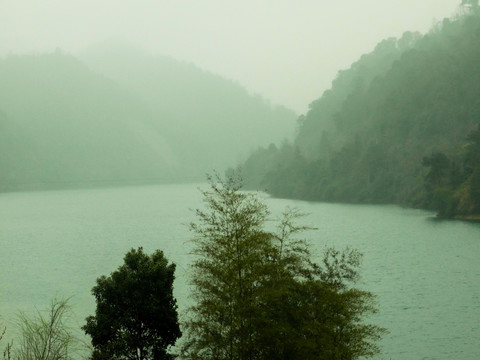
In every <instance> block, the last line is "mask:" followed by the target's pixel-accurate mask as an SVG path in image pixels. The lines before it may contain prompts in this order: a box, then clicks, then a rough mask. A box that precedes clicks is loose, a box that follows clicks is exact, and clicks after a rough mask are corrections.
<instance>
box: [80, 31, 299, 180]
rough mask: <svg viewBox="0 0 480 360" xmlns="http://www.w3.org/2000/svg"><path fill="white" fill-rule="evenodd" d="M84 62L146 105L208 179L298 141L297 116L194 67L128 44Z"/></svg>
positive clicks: (102, 49) (97, 49) (94, 52)
mask: <svg viewBox="0 0 480 360" xmlns="http://www.w3.org/2000/svg"><path fill="white" fill-rule="evenodd" d="M79 57H80V59H82V60H83V61H84V62H85V63H86V64H87V65H88V66H89V67H90V68H92V69H94V70H95V71H96V72H98V73H99V74H103V75H105V76H106V77H108V78H111V79H113V80H114V81H116V82H117V83H118V84H120V85H121V86H122V87H124V88H125V89H128V90H129V91H132V92H133V93H134V94H135V95H136V96H137V97H138V98H139V99H141V100H142V101H143V103H144V105H146V106H147V107H148V109H149V111H151V112H152V113H153V114H155V116H156V121H157V125H158V126H159V129H162V132H163V134H165V136H166V137H167V139H168V140H169V144H170V146H171V147H172V149H173V151H174V153H175V154H176V155H177V156H179V158H180V161H181V163H182V164H183V165H184V166H188V167H190V169H192V171H193V170H195V171H194V172H195V173H197V174H198V173H201V174H202V176H203V174H204V173H205V171H211V170H212V169H217V170H221V169H224V168H225V167H227V166H228V165H231V164H232V163H235V162H237V161H239V160H244V159H245V158H246V157H247V156H248V155H249V153H250V152H251V151H253V149H255V148H256V147H258V146H259V145H261V144H263V145H268V144H269V143H271V142H274V143H279V142H280V141H281V140H283V139H284V138H287V137H290V138H291V136H292V135H291V134H292V133H293V130H294V126H295V118H296V115H295V114H294V113H293V112H292V111H290V110H287V109H286V108H284V107H281V106H272V105H270V104H269V103H268V102H267V101H266V100H264V99H263V98H262V97H260V96H251V95H250V94H248V92H247V91H246V90H245V89H244V88H243V87H241V86H240V85H238V84H236V83H234V82H233V81H230V80H227V79H224V78H222V77H220V76H218V75H214V74H212V73H209V72H206V71H203V70H201V69H199V68H198V67H196V66H195V65H193V64H190V63H185V62H181V61H177V60H174V59H172V58H170V57H167V56H154V55H150V54H149V53H147V52H145V51H142V50H141V49H139V48H137V47H136V46H134V45H132V44H129V43H127V42H125V41H122V40H109V41H105V42H102V43H99V44H96V45H93V46H91V47H89V48H88V49H86V50H85V51H84V52H82V53H81V54H79Z"/></svg>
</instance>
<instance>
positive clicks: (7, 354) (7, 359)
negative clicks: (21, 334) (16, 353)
mask: <svg viewBox="0 0 480 360" xmlns="http://www.w3.org/2000/svg"><path fill="white" fill-rule="evenodd" d="M6 331H7V328H3V330H2V331H1V333H0V341H2V340H3V338H4V337H5V332H6ZM2 359H3V360H11V359H12V343H7V345H6V346H5V348H4V350H3V358H2Z"/></svg>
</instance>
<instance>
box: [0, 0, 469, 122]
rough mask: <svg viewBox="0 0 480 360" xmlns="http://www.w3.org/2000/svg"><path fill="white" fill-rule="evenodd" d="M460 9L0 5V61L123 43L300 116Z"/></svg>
mask: <svg viewBox="0 0 480 360" xmlns="http://www.w3.org/2000/svg"><path fill="white" fill-rule="evenodd" d="M459 3H460V0H442V1H438V0H423V1H418V0H402V1H400V0H394V1H383V0H362V1H358V0H346V1H313V0H302V1H291V0H287V1H273V0H267V1H253V0H245V1H241V2H224V1H218V0H207V1H201V2H200V1H195V0H180V1H161V2H159V1H152V0H139V1H138V0H137V1H133V0H120V1H113V0H103V1H94V0H82V1H80V0H74V1H60V0H39V1H30V0H2V1H0V55H6V54H10V53H31V52H44V51H53V50H55V49H56V48H57V47H58V48H61V49H62V50H64V51H67V52H72V53H77V52H79V51H81V50H83V49H84V48H86V47H87V46H89V45H90V44H92V43H95V42H98V41H102V40H105V39H108V38H111V37H120V38H125V39H127V40H129V41H131V42H134V43H138V44H139V45H140V46H142V47H143V48H145V49H146V50H149V51H151V52H153V53H156V54H162V55H169V56H172V57H174V58H176V59H179V60H184V61H187V62H192V63H195V64H196V65H198V66H200V67H202V68H204V69H206V70H209V71H212V72H214V73H217V74H219V75H222V76H225V77H227V78H230V79H233V80H235V81H238V82H239V83H240V84H242V85H244V86H245V87H247V89H248V90H249V91H251V92H252V93H260V94H261V95H263V96H264V97H266V98H269V99H271V100H272V102H273V103H275V104H282V105H285V106H288V107H290V108H292V109H293V110H295V111H297V112H298V113H304V112H305V111H306V110H307V106H308V104H309V103H310V102H311V101H313V100H314V99H316V98H318V97H319V96H320V95H321V93H322V92H323V91H324V90H326V89H327V88H328V87H329V86H330V83H331V81H332V80H333V78H334V77H335V75H336V73H337V71H338V70H339V69H344V68H348V67H349V66H350V64H351V63H352V62H353V61H355V60H356V59H357V58H358V57H359V56H360V55H361V54H363V53H366V52H369V51H371V50H372V49H373V48H374V47H375V45H376V44H377V43H378V42H379V41H381V40H382V39H384V38H387V37H391V36H395V37H400V36H401V35H402V33H403V32H405V31H407V30H410V31H420V32H422V33H425V32H426V31H428V30H429V29H430V28H431V27H432V25H433V24H434V22H435V21H436V20H437V21H438V20H441V19H443V18H444V17H449V16H452V15H453V14H455V12H457V11H458V5H459Z"/></svg>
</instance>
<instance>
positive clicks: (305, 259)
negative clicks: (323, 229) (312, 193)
mask: <svg viewBox="0 0 480 360" xmlns="http://www.w3.org/2000/svg"><path fill="white" fill-rule="evenodd" d="M209 181H210V190H208V191H203V200H204V203H205V209H197V211H196V215H197V222H193V223H191V225H190V228H191V230H192V231H193V233H194V234H195V237H194V239H193V241H194V245H195V247H194V255H195V256H196V257H195V261H194V263H193V268H192V270H193V276H192V285H193V299H194V300H195V305H194V306H192V307H191V309H190V312H189V316H188V318H187V320H186V324H185V326H186V332H187V339H186V341H185V344H184V347H183V355H184V356H185V358H188V359H217V360H221V359H251V360H253V359H356V358H359V357H360V356H366V357H368V356H371V355H373V354H376V353H377V352H378V351H379V349H378V347H377V345H376V343H375V342H376V341H377V340H378V339H379V338H380V336H381V334H382V333H383V331H384V330H383V329H381V328H379V327H377V326H375V325H367V324H365V323H364V317H365V316H367V315H369V314H371V313H374V312H375V311H376V308H375V302H374V296H373V295H372V294H370V293H369V292H366V291H361V290H358V289H355V288H353V287H352V286H351V285H352V284H354V283H355V281H356V280H357V278H358V265H359V261H360V254H359V253H358V252H357V251H354V250H346V251H344V252H339V251H336V250H333V249H330V250H327V251H326V252H325V256H324V261H323V263H322V264H321V265H319V264H315V263H314V262H312V261H311V254H310V252H309V249H308V246H307V244H306V242H305V241H304V240H301V239H298V238H297V235H298V234H300V233H301V232H303V231H305V230H308V229H309V228H308V227H306V226H301V225H298V224H297V219H298V218H299V217H300V216H301V214H300V213H299V212H298V211H297V210H292V209H289V210H287V211H286V212H285V213H284V214H283V216H282V217H281V218H280V219H279V220H278V221H277V225H276V228H275V230H273V231H267V230H266V224H267V220H268V216H269V211H268V209H267V207H266V205H265V204H264V203H263V202H262V201H260V199H259V197H258V196H256V194H254V193H245V192H241V191H240V189H241V182H240V181H239V179H238V178H236V177H228V178H227V179H226V180H222V179H220V178H219V177H218V176H217V177H210V178H209Z"/></svg>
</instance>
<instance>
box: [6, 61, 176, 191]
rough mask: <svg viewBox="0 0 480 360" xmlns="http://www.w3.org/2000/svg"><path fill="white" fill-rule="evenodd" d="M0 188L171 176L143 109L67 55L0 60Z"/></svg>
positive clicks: (172, 165)
mask: <svg viewBox="0 0 480 360" xmlns="http://www.w3.org/2000/svg"><path fill="white" fill-rule="evenodd" d="M0 78H1V79H2V81H1V83H0V109H2V114H1V116H0V126H1V135H0V137H1V139H0V150H1V154H2V156H1V158H0V164H1V169H2V171H1V175H0V182H1V183H0V188H1V189H18V188H26V187H27V188H44V187H63V186H72V185H73V184H76V185H92V184H96V183H97V184H102V183H111V182H114V183H125V182H131V181H140V182H149V181H158V180H159V179H171V178H172V177H173V176H174V175H175V174H176V170H177V168H178V165H177V163H176V161H175V157H174V155H173V153H172V151H171V149H170V148H169V145H168V143H167V142H166V141H165V139H164V136H163V134H162V133H161V131H160V130H159V129H158V127H155V128H154V127H153V126H152V119H153V118H152V116H151V114H150V113H149V111H148V110H146V109H145V107H144V106H143V105H142V104H141V103H140V102H139V101H137V100H135V98H134V97H133V96H132V95H131V94H129V93H128V92H126V91H124V90H122V89H121V88H120V87H119V86H118V85H117V84H115V83H114V82H112V81H110V80H107V79H105V78H104V77H101V76H98V75H96V74H94V73H93V72H92V71H90V70H89V69H88V68H87V67H86V66H84V65H83V64H82V63H80V62H79V61H78V60H76V59H74V58H73V57H71V56H67V55H63V54H61V53H55V54H50V55H38V56H9V57H8V58H6V59H3V60H0Z"/></svg>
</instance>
